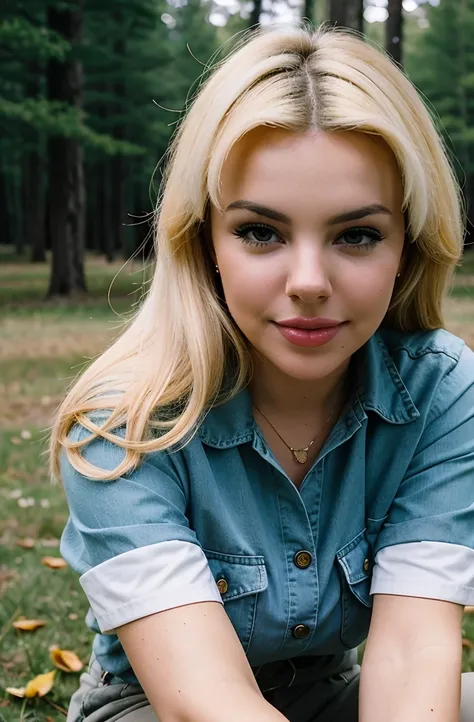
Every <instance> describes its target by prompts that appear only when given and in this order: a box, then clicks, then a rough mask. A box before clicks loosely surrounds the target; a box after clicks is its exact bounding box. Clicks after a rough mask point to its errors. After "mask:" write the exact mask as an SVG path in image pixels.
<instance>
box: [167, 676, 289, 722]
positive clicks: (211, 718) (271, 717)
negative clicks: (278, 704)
mask: <svg viewBox="0 0 474 722" xmlns="http://www.w3.org/2000/svg"><path fill="white" fill-rule="evenodd" d="M224 719H225V722H243V720H249V722H250V720H251V722H288V721H287V719H286V717H284V716H283V715H282V714H281V713H280V712H278V710H276V709H275V708H274V707H272V705H271V704H269V703H268V702H267V701H266V700H265V698H264V697H263V696H262V695H261V694H260V693H259V692H258V691H255V690H254V689H253V688H252V687H248V686H247V685H245V686H240V685H239V688H236V687H235V685H232V686H229V687H226V686H223V687H221V688H220V689H217V690H214V691H213V693H212V696H209V697H207V698H206V699H199V700H198V703H197V704H196V703H195V701H194V702H193V703H192V704H190V705H189V706H187V705H186V709H185V708H184V707H181V710H180V711H179V712H178V714H177V715H176V716H173V717H172V718H170V719H167V718H166V717H165V718H163V719H162V720H161V722H222V720H224Z"/></svg>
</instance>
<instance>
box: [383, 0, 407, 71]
mask: <svg viewBox="0 0 474 722" xmlns="http://www.w3.org/2000/svg"><path fill="white" fill-rule="evenodd" d="M402 47H403V7H402V0H388V18H387V20H386V23H385V48H386V50H387V52H388V53H390V55H391V56H392V58H393V59H394V60H395V61H396V62H397V63H399V64H400V65H401V64H402Z"/></svg>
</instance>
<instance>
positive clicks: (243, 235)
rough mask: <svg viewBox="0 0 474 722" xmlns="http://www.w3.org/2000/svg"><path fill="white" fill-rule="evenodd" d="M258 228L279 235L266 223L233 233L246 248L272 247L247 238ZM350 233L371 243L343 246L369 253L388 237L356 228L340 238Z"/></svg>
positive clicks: (254, 224)
mask: <svg viewBox="0 0 474 722" xmlns="http://www.w3.org/2000/svg"><path fill="white" fill-rule="evenodd" d="M256 228H261V229H263V230H266V231H271V233H274V234H275V235H277V236H279V237H280V238H281V236H280V235H279V233H278V232H277V231H276V230H275V229H274V228H272V227H271V226H267V225H266V224H265V223H243V224H242V225H240V226H238V228H236V229H235V231H233V234H234V236H237V238H240V240H241V241H242V243H244V244H245V245H246V246H251V247H252V248H266V247H267V246H270V245H271V244H272V243H273V241H251V240H249V239H248V238H247V235H248V234H249V233H250V232H251V231H253V230H255V229H256ZM350 233H353V234H359V235H361V234H362V233H364V234H365V235H367V236H369V238H370V241H369V242H368V243H363V244H355V243H347V244H342V245H345V246H346V248H356V249H357V250H359V251H361V250H364V251H367V250H370V249H371V248H374V246H376V245H377V244H378V243H380V242H381V241H383V240H384V239H385V238H386V236H383V235H382V234H381V233H380V231H377V230H376V229H375V228H367V227H365V226H354V227H353V228H348V229H347V230H346V231H344V232H343V233H341V235H340V236H339V237H338V239H339V238H343V237H344V236H347V235H349V234H350ZM338 239H336V240H338Z"/></svg>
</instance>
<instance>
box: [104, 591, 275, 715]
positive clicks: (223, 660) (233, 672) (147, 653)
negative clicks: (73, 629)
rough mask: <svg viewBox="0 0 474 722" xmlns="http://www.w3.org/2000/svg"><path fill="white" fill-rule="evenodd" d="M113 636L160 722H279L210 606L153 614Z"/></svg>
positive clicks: (220, 614) (225, 623) (223, 620)
mask: <svg viewBox="0 0 474 722" xmlns="http://www.w3.org/2000/svg"><path fill="white" fill-rule="evenodd" d="M117 634H118V636H119V639H120V641H121V643H122V644H123V647H124V649H125V652H126V654H127V657H128V659H129V660H130V663H131V665H132V667H133V669H134V672H135V674H136V675H137V677H138V679H139V680H140V683H141V685H142V687H143V689H144V690H145V693H146V695H147V697H148V699H149V701H150V704H151V706H152V708H153V710H154V712H155V714H156V716H157V717H158V719H159V720H160V722H222V720H223V719H225V720H226V722H234V721H235V722H243V720H249V722H250V721H251V722H284V720H285V719H286V718H285V717H283V715H281V714H280V713H279V712H278V711H277V710H276V709H275V708H274V707H272V706H271V705H270V704H269V703H268V702H267V701H266V700H265V699H264V697H263V696H262V694H261V693H260V690H259V688H258V686H257V683H256V681H255V678H254V676H253V674H252V670H251V669H250V666H249V664H248V662H247V658H246V657H245V654H244V651H243V649H242V647H241V645H240V642H239V639H238V637H237V635H236V634H235V632H234V629H233V627H232V625H231V623H230V621H229V619H228V617H227V615H226V613H225V611H224V609H223V607H222V606H221V605H220V604H218V603H215V602H203V603H202V604H192V605H187V606H183V607H178V608H175V609H170V610H168V611H164V612H160V613H159V614H153V615H151V616H148V617H144V618H142V619H137V620H136V621H134V622H131V623H129V624H126V625H124V626H122V627H120V628H118V629H117Z"/></svg>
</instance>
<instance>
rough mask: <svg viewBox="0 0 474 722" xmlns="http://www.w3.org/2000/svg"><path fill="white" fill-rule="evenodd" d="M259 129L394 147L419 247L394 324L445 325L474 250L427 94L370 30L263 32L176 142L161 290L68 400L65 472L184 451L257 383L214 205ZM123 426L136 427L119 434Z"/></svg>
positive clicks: (58, 433) (161, 221) (243, 49)
mask: <svg viewBox="0 0 474 722" xmlns="http://www.w3.org/2000/svg"><path fill="white" fill-rule="evenodd" d="M258 126H271V127H278V128H283V129H286V130H289V131H297V132H301V131H306V130H309V129H314V128H318V129H322V130H326V131H347V130H356V131H358V132H361V133H368V134H371V135H374V136H378V137H380V138H381V139H382V140H383V141H385V142H386V143H387V144H388V146H389V147H390V148H391V149H392V151H393V153H394V154H395V157H396V158H397V161H398V164H399V167H400V172H401V177H402V181H403V188H404V202H403V210H404V211H405V217H406V218H407V221H408V230H407V233H408V242H407V254H406V256H407V258H406V263H405V266H404V270H403V272H402V276H401V278H400V279H399V282H398V283H397V285H396V292H395V293H394V296H393V298H392V302H391V306H390V308H389V311H388V313H387V316H386V319H385V323H386V324H389V325H390V326H391V327H394V328H398V329H401V330H406V331H410V330H415V329H434V328H439V327H442V326H443V314H442V303H443V300H444V296H445V291H446V288H447V284H448V283H449V281H450V279H451V274H452V271H453V267H454V265H455V264H456V262H457V261H458V260H459V258H460V255H461V251H462V242H463V212H462V204H461V199H460V189H459V186H458V184H457V182H456V179H455V176H454V172H453V170H452V168H451V165H450V162H449V159H448V157H447V154H446V152H445V150H444V148H443V145H442V142H441V140H440V137H439V136H438V133H437V131H436V129H435V127H434V124H433V122H432V120H431V117H430V114H429V112H428V110H427V109H426V107H425V105H424V104H423V102H422V100H421V98H420V96H419V95H418V93H417V91H416V90H415V88H414V87H413V85H412V84H411V83H410V82H409V80H408V79H407V78H406V77H405V76H404V75H403V73H402V72H401V71H400V70H399V69H398V67H397V66H396V65H395V64H394V63H393V62H392V61H391V60H390V59H389V57H388V56H387V55H386V54H385V53H383V52H382V51H381V50H379V49H378V48H376V47H374V46H372V45H371V44H370V43H368V42H366V41H364V40H363V39H362V38H360V37H358V36H357V35H356V34H353V33H350V32H347V31H342V30H335V29H332V28H328V27H320V28H318V29H317V30H316V31H311V30H308V29H305V28H303V27H301V28H300V27H294V28H290V29H288V28H285V29H281V28H273V29H269V30H261V31H259V32H258V33H257V34H254V35H253V36H252V37H250V39H248V38H247V37H245V38H244V42H243V43H241V44H240V45H239V47H237V48H236V49H235V50H234V51H233V52H232V53H231V55H230V56H229V57H228V58H227V59H225V60H224V61H223V62H221V63H220V64H219V66H218V67H217V69H216V70H215V72H214V73H213V74H212V75H211V77H210V79H209V80H208V81H207V82H206V83H205V84H204V85H203V87H202V89H200V91H199V92H198V94H197V97H196V98H195V100H194V102H193V104H192V106H191V109H190V110H189V112H188V114H187V117H186V118H185V119H184V121H183V123H182V124H181V126H180V128H179V130H178V132H177V134H176V136H175V138H174V140H173V143H172V145H171V150H170V158H169V164H168V169H167V172H166V175H165V179H164V185H163V188H164V191H163V194H162V198H161V203H160V204H159V209H158V211H157V225H156V267H155V273H154V277H153V280H152V283H151V287H150V290H149V292H148V294H147V295H146V298H145V299H144V301H143V303H142V305H141V308H140V309H139V311H138V313H137V314H136V316H135V318H134V319H133V320H132V321H131V322H130V323H129V325H128V327H127V328H126V329H125V331H124V332H123V334H122V335H121V336H120V337H119V338H118V339H117V340H116V341H115V342H114V343H113V344H112V345H111V346H110V347H109V348H108V349H107V350H106V351H105V352H104V353H102V355H101V356H99V357H98V358H97V359H96V360H95V361H94V362H93V363H92V364H91V365H90V367H89V368H88V369H86V371H85V372H84V373H83V374H82V376H81V377H80V378H79V379H78V380H77V381H76V383H75V384H74V386H73V387H72V389H71V390H70V391H69V393H68V395H67V396H66V398H65V399H64V401H63V403H62V405H61V406H60V408H59V411H58V414H57V417H56V419H55V423H54V427H53V431H52V437H51V462H52V464H51V465H52V471H53V476H55V475H57V474H58V466H59V465H58V457H59V452H60V450H61V447H65V449H66V452H67V455H68V458H69V461H70V463H71V464H72V465H73V466H74V467H75V468H76V469H77V470H78V471H79V472H81V473H83V474H86V475H87V476H90V477H92V478H95V479H102V480H110V479H113V478H116V477H117V476H119V475H122V474H124V473H126V472H128V471H131V470H132V469H133V468H135V467H136V466H137V465H138V464H139V462H140V460H141V458H142V456H143V454H144V453H148V452H154V451H161V450H165V449H169V448H170V447H173V448H178V447H179V446H180V445H183V444H184V443H185V442H186V441H187V440H188V439H189V438H191V436H192V435H193V433H195V431H196V429H197V428H198V426H199V423H200V421H201V419H202V418H203V415H204V414H205V413H206V411H207V410H208V409H209V408H210V407H211V406H212V405H213V404H215V403H220V402H221V401H224V400H226V399H229V398H231V397H232V396H233V395H235V394H236V393H237V392H238V391H239V390H240V389H241V388H242V387H243V386H244V385H245V384H246V383H247V382H248V380H249V378H250V374H251V364H250V357H249V353H248V348H247V344H246V341H245V339H244V338H243V336H242V334H241V333H240V332H239V330H238V329H237V327H236V326H235V324H234V323H233V321H232V319H231V318H230V317H229V315H228V313H227V312H226V310H225V308H224V307H223V304H222V302H221V300H220V299H219V294H218V290H217V288H216V283H215V278H214V277H215V274H214V273H213V269H212V264H211V260H210V255H209V249H208V248H207V244H206V242H205V240H204V235H205V233H206V226H207V220H206V218H207V212H208V208H209V203H210V202H212V203H213V204H215V205H216V206H219V197H218V196H219V193H218V190H219V178H220V173H221V169H222V166H223V163H224V161H225V159H226V157H227V155H228V153H229V151H230V149H231V148H232V146H233V145H234V144H235V143H236V142H237V141H238V140H239V139H241V138H242V136H243V135H244V134H246V133H247V132H248V131H250V130H251V129H253V128H256V127H258ZM229 371H232V372H233V374H230V373H229ZM226 379H227V381H228V383H227V384H224V382H225V380H226ZM224 387H225V388H224ZM223 389H224V390H223ZM99 411H101V412H106V413H105V414H103V419H102V420H103V422H104V423H100V424H99V423H96V421H98V420H99V419H98V418H96V417H95V414H94V413H93V412H99ZM94 418H95V421H94ZM76 422H79V423H80V424H81V425H83V426H84V427H86V428H87V429H88V430H89V431H90V432H91V434H90V436H88V438H86V439H83V440H82V441H78V440H77V439H76V440H73V439H72V438H71V437H70V436H68V433H69V431H70V429H71V427H72V426H73V425H74V424H75V423H76ZM120 426H125V434H124V435H123V434H121V435H120V436H117V435H116V434H114V433H112V431H113V430H114V429H115V430H117V428H118V427H120ZM157 432H158V433H157ZM97 437H102V438H104V439H107V440H109V441H111V442H113V443H115V444H117V445H118V446H120V447H122V448H123V449H124V450H125V453H124V458H123V461H122V462H121V463H120V465H119V466H118V467H117V468H115V469H113V470H109V471H107V470H100V469H97V468H96V467H94V466H92V465H91V464H89V463H88V462H86V461H85V460H84V459H83V458H82V455H81V453H80V449H81V447H82V446H83V445H84V444H86V443H88V442H89V441H90V440H91V439H93V438H97Z"/></svg>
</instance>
